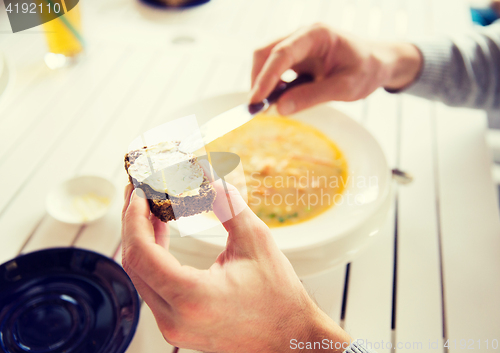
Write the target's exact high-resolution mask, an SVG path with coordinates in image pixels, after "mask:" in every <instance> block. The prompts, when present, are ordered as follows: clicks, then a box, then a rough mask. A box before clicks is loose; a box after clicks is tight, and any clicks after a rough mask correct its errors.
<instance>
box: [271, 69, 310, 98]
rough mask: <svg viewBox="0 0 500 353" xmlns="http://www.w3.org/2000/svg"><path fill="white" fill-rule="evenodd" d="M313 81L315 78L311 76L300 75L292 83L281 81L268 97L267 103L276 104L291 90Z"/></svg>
mask: <svg viewBox="0 0 500 353" xmlns="http://www.w3.org/2000/svg"><path fill="white" fill-rule="evenodd" d="M313 81H314V77H313V75H311V74H300V75H298V76H297V78H296V79H295V80H293V81H290V82H285V81H280V82H279V83H278V85H277V86H276V88H275V89H274V91H272V92H271V94H270V95H269V96H268V97H267V103H268V104H269V105H271V104H274V103H276V101H277V100H278V99H279V98H280V97H281V96H282V95H283V93H285V92H286V91H288V90H289V89H292V88H293V87H297V86H299V85H302V84H304V83H309V82H313Z"/></svg>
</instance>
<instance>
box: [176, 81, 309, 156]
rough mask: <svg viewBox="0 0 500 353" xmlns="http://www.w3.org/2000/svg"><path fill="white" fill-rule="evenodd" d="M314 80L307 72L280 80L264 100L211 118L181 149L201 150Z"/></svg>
mask: <svg viewBox="0 0 500 353" xmlns="http://www.w3.org/2000/svg"><path fill="white" fill-rule="evenodd" d="M312 81H314V77H313V76H312V75H311V74H307V73H306V74H300V75H298V76H297V78H296V79H295V80H293V81H290V82H285V81H280V82H279V83H278V85H277V86H276V88H275V89H274V90H273V91H272V92H271V94H270V95H269V96H268V97H267V98H266V99H264V100H263V101H262V102H258V103H253V104H246V103H245V104H241V105H238V106H237V107H235V108H233V109H230V110H228V111H226V112H224V113H222V114H219V115H217V116H216V117H214V118H212V119H210V120H209V121H208V122H206V123H205V124H203V125H202V126H201V127H200V130H199V131H195V132H193V133H192V134H190V135H188V136H186V137H185V138H183V139H182V140H181V143H180V145H179V150H181V151H182V152H186V153H192V152H194V151H197V150H199V149H200V148H202V147H203V146H205V145H207V144H209V143H210V142H212V141H213V140H215V139H217V138H219V137H221V136H223V135H225V134H227V133H228V132H230V131H233V130H234V129H236V128H238V127H240V126H241V125H243V124H245V123H247V122H249V121H250V120H252V118H253V117H254V116H256V115H257V114H258V113H260V112H263V111H266V110H267V109H268V108H269V107H270V106H271V105H272V104H273V103H275V102H276V101H277V100H278V99H279V98H280V97H281V95H282V94H283V93H285V92H286V91H288V90H289V89H291V88H293V87H296V86H299V85H302V84H304V83H309V82H312ZM200 133H201V137H200Z"/></svg>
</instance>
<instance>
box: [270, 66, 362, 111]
mask: <svg viewBox="0 0 500 353" xmlns="http://www.w3.org/2000/svg"><path fill="white" fill-rule="evenodd" d="M352 81H353V80H352V78H350V75H348V74H347V73H340V74H336V75H333V76H331V77H329V78H328V79H325V80H322V81H317V82H314V83H309V84H304V85H300V86H297V87H295V88H292V89H291V90H289V91H288V92H286V93H284V94H283V96H281V98H280V99H279V100H278V103H277V107H278V112H279V113H280V114H281V115H290V114H293V113H295V112H298V111H300V110H303V109H306V108H310V107H312V106H314V105H316V104H319V103H324V102H328V101H331V100H336V101H353V100H356V99H359V98H362V97H358V94H357V91H358V89H357V88H356V87H352V84H351V82H352Z"/></svg>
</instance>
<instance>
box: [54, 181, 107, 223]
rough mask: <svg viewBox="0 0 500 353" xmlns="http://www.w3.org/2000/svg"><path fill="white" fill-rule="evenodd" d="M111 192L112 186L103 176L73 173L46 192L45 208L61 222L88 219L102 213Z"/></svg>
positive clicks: (84, 220)
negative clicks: (77, 175) (76, 174)
mask: <svg viewBox="0 0 500 353" xmlns="http://www.w3.org/2000/svg"><path fill="white" fill-rule="evenodd" d="M115 194H116V188H115V186H114V185H113V183H112V182H110V181H109V180H107V179H105V178H102V177H98V176H91V175H88V176H79V177H75V178H72V179H69V180H66V181H65V182H63V183H61V184H59V185H58V186H57V187H55V188H54V189H52V190H51V191H50V192H49V194H48V195H47V204H46V206H47V212H48V213H49V214H50V215H51V216H52V217H54V218H55V219H57V220H58V221H61V222H64V223H70V224H85V223H90V222H93V221H95V220H97V219H99V218H101V217H102V216H104V215H105V214H106V212H107V211H108V210H109V208H110V207H111V204H112V203H113V199H114V197H115Z"/></svg>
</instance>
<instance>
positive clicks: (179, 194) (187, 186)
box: [125, 142, 216, 222]
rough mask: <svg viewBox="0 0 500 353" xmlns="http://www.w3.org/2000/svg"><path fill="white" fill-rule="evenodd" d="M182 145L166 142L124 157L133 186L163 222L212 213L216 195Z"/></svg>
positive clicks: (200, 169) (194, 160) (135, 151)
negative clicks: (144, 197)
mask: <svg viewBox="0 0 500 353" xmlns="http://www.w3.org/2000/svg"><path fill="white" fill-rule="evenodd" d="M178 147H179V142H163V143H160V144H157V145H153V146H149V147H146V146H145V147H143V148H140V149H138V150H134V151H131V152H129V153H127V154H126V155H125V170H126V171H127V174H128V176H129V180H130V182H131V183H132V184H133V185H134V187H136V188H137V187H138V188H141V189H142V190H143V191H144V193H145V194H146V198H147V199H148V202H149V207H150V209H151V212H152V213H153V214H154V215H155V216H156V217H157V218H158V219H160V220H161V221H163V222H168V221H171V220H175V219H178V218H180V217H188V216H193V215H196V214H198V213H202V212H209V211H212V206H213V203H214V201H215V196H216V192H215V189H214V188H213V187H212V185H211V184H210V182H209V181H208V179H207V177H206V176H205V175H204V173H203V169H202V168H201V167H200V166H199V165H198V163H197V159H196V157H195V156H194V155H193V154H188V153H185V152H182V151H180V150H179V149H178Z"/></svg>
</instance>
